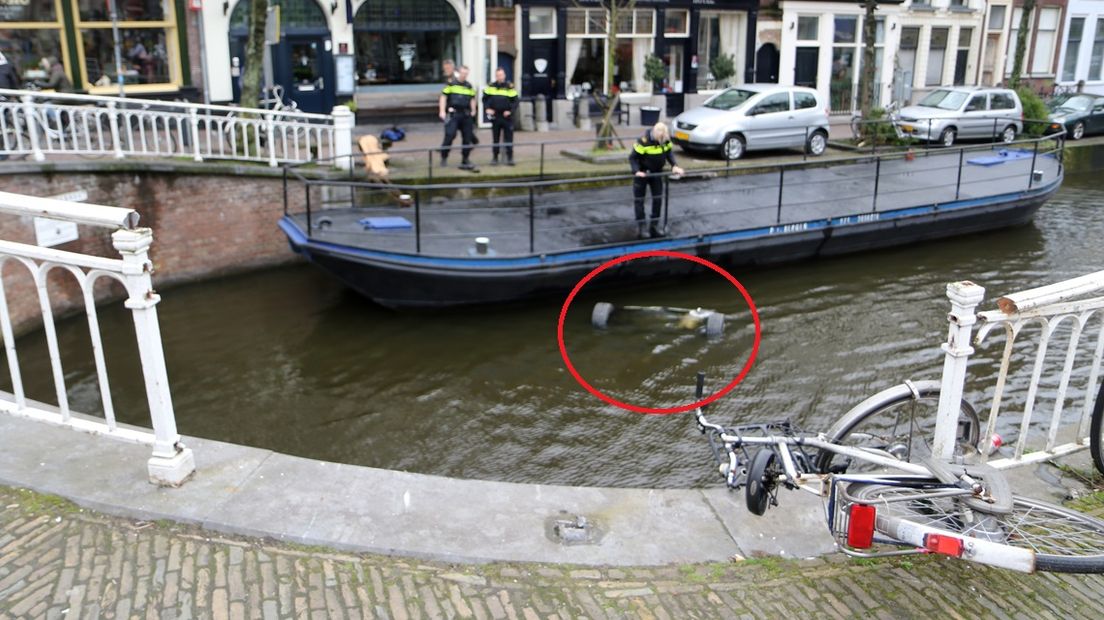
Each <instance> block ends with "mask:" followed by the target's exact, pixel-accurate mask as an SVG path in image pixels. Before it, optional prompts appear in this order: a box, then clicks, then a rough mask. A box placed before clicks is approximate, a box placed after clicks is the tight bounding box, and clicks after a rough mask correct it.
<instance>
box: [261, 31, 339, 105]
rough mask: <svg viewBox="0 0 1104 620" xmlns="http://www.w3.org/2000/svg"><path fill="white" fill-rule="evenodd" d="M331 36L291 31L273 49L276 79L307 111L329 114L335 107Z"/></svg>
mask: <svg viewBox="0 0 1104 620" xmlns="http://www.w3.org/2000/svg"><path fill="white" fill-rule="evenodd" d="M329 48H330V40H329V37H328V36H321V35H288V36H286V37H284V38H283V39H282V40H281V41H280V44H279V45H277V46H276V47H275V49H274V50H273V53H274V56H275V58H274V60H275V63H274V65H273V73H274V77H275V82H276V83H277V84H283V85H284V94H285V96H286V97H287V98H288V99H291V100H293V101H295V103H296V104H297V105H298V106H299V109H300V110H301V111H303V112H313V113H315V114H329V113H330V112H331V111H333V107H334V100H335V96H334V88H335V86H336V84H335V82H334V75H333V67H334V64H333V53H332V51H331V50H330V49H329Z"/></svg>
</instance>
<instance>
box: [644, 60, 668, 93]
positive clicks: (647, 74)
mask: <svg viewBox="0 0 1104 620" xmlns="http://www.w3.org/2000/svg"><path fill="white" fill-rule="evenodd" d="M666 77H667V66H666V65H664V64H663V59H662V58H660V57H659V56H656V55H655V54H649V55H648V57H647V58H645V59H644V79H646V80H648V81H649V82H651V83H652V92H656V93H658V92H660V90H661V89H662V86H663V80H664V78H666Z"/></svg>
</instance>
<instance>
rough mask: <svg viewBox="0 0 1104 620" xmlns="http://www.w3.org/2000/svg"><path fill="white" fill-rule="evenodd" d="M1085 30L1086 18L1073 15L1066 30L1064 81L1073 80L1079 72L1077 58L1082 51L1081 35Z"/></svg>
mask: <svg viewBox="0 0 1104 620" xmlns="http://www.w3.org/2000/svg"><path fill="white" fill-rule="evenodd" d="M1084 32H1085V18H1084V17H1071V18H1070V25H1069V31H1067V32H1066V59H1065V61H1064V62H1063V63H1062V81H1063V82H1072V81H1073V78H1074V75H1076V73H1077V60H1078V56H1080V52H1081V37H1083V36H1084Z"/></svg>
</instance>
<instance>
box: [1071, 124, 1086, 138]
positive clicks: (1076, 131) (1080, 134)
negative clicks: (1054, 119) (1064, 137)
mask: <svg viewBox="0 0 1104 620" xmlns="http://www.w3.org/2000/svg"><path fill="white" fill-rule="evenodd" d="M1084 137H1085V123H1082V122H1081V121H1077V122H1076V123H1074V124H1073V128H1071V129H1070V139H1072V140H1080V139H1081V138H1084Z"/></svg>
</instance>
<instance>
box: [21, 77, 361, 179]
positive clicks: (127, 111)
mask: <svg viewBox="0 0 1104 620" xmlns="http://www.w3.org/2000/svg"><path fill="white" fill-rule="evenodd" d="M352 127H353V123H352V113H351V112H349V109H348V108H346V107H345V106H337V107H336V108H334V113H333V115H327V114H308V113H304V112H294V111H284V110H280V111H277V110H261V109H251V108H241V107H234V106H220V105H205V104H198V103H188V102H179V101H159V100H152V99H133V98H129V97H128V98H126V99H121V98H118V97H104V96H99V95H79V94H68V93H43V92H37V91H24V90H6V89H0V154H6V155H9V156H25V155H30V156H31V157H33V158H34V159H35V160H36V161H42V160H44V159H45V158H46V156H47V155H61V154H75V155H82V156H86V157H87V156H106V157H115V158H118V159H122V158H125V157H187V158H190V159H192V160H193V161H197V162H198V161H207V160H236V161H257V162H265V163H267V164H269V165H270V166H278V165H280V164H285V163H303V162H310V161H332V162H333V165H335V166H339V167H347V166H348V165H350V158H349V155H350V154H351V150H352Z"/></svg>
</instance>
